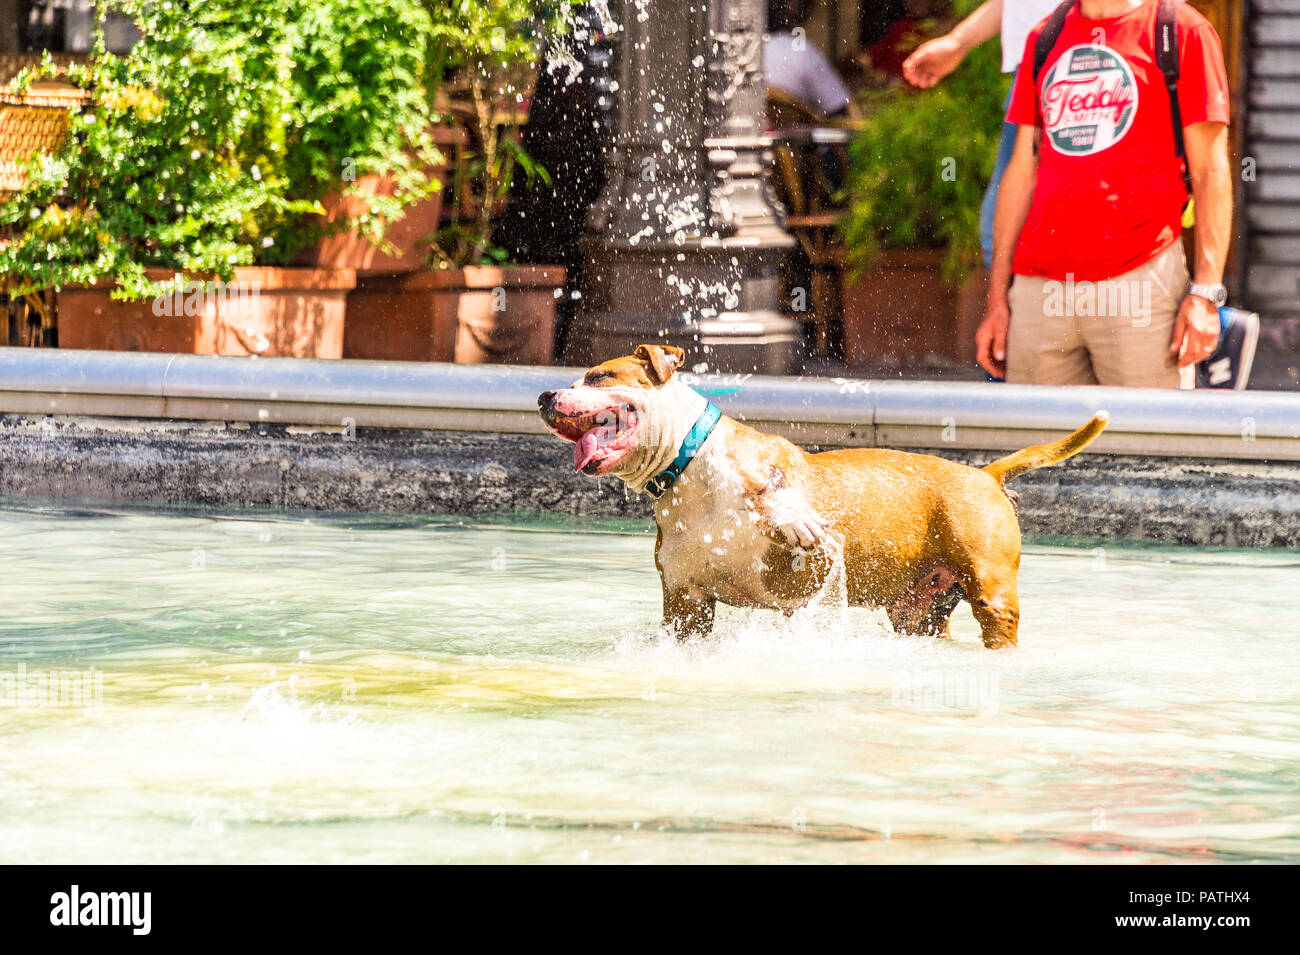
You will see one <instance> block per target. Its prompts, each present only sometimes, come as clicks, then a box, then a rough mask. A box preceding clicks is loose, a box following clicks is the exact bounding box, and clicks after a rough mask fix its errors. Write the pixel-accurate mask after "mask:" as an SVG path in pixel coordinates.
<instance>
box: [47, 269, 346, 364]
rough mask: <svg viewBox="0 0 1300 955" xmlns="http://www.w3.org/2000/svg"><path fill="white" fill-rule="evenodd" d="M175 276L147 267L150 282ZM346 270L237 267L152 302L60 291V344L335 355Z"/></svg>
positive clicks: (103, 291) (88, 290) (89, 290)
mask: <svg viewBox="0 0 1300 955" xmlns="http://www.w3.org/2000/svg"><path fill="white" fill-rule="evenodd" d="M173 274H174V273H173V272H170V271H167V270H165V269H151V270H150V271H149V272H148V276H149V278H151V279H155V280H163V279H167V278H170V277H171V276H172V275H173ZM355 283H356V275H355V274H354V273H353V272H350V271H346V270H325V269H275V268H239V269H235V275H234V279H233V281H232V282H230V283H229V284H226V285H222V284H219V283H212V282H207V281H204V280H201V279H195V280H193V281H190V282H189V283H187V285H186V287H185V289H184V290H182V291H180V292H178V293H176V294H175V295H169V296H165V297H161V298H158V299H145V300H143V301H137V302H117V301H113V299H112V298H110V294H109V293H110V292H111V288H110V287H108V286H102V287H99V286H80V287H65V288H64V289H63V290H61V291H60V292H59V293H58V299H57V309H58V331H59V347H60V348H94V349H105V350H109V351H153V352H180V353H182V354H192V355H264V356H280V357H292V358H340V357H342V355H343V317H344V314H345V309H346V303H347V294H348V291H349V290H350V289H351V288H352V287H353V285H355Z"/></svg>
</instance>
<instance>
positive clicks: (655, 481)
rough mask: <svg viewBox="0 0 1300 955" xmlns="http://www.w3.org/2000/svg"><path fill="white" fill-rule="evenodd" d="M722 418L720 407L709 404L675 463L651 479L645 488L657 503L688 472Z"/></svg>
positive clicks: (687, 437)
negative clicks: (687, 466) (689, 465)
mask: <svg viewBox="0 0 1300 955" xmlns="http://www.w3.org/2000/svg"><path fill="white" fill-rule="evenodd" d="M721 417H722V412H721V411H719V410H718V406H717V405H715V404H714V403H713V402H709V403H708V404H707V405H706V406H705V408H704V413H703V414H702V415H700V416H699V418H697V419H696V421H695V424H694V425H693V426H692V427H691V431H690V433H689V434H688V435H686V440H684V441H683V442H682V446H681V447H680V448H678V449H677V457H676V458H674V459H673V463H672V464H670V465H668V467H666V468H664V469H663V470H662V471H660V472H659V473H658V474H656V475H655V476H654V477H653V478H651V479H650V483H649V484H647V485H646V486H645V491H646V493H647V494H649V495H650V496H651V497H652V498H654V499H655V500H656V501H657V500H659V498H661V497H663V496H664V493H665V492H666V491H667V490H668V489H669V488H670V487H672V486H673V485H674V484H675V483H676V482H677V479H678V478H679V477H681V475H682V472H683V471H685V470H686V465H688V464H690V463H691V461H692V460H694V458H695V455H696V454H697V453H699V450H700V447H701V446H702V445H703V444H704V441H705V439H706V438H708V436H709V435H710V434H712V433H713V429H714V427H716V426H717V424H718V421H719V419H721Z"/></svg>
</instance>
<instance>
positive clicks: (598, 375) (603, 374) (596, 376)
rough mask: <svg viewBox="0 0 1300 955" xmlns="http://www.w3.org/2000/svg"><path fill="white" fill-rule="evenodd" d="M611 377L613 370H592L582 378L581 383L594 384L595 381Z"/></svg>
mask: <svg viewBox="0 0 1300 955" xmlns="http://www.w3.org/2000/svg"><path fill="white" fill-rule="evenodd" d="M613 377H614V374H613V372H608V371H598V372H593V373H592V374H590V375H588V376H587V377H586V378H584V379H583V384H586V385H594V384H596V383H597V382H601V381H605V380H606V379H609V378H613Z"/></svg>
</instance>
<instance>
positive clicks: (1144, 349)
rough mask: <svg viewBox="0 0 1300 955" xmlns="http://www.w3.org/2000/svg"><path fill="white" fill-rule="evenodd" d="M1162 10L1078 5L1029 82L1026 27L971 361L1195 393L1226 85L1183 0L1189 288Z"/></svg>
mask: <svg viewBox="0 0 1300 955" xmlns="http://www.w3.org/2000/svg"><path fill="white" fill-rule="evenodd" d="M1157 4H1158V0H1145V2H1144V0H1079V2H1078V3H1077V4H1076V5H1075V6H1074V7H1073V8H1072V9H1071V10H1070V12H1069V13H1068V15H1067V16H1066V18H1065V22H1064V25H1063V27H1062V29H1061V33H1060V36H1059V37H1058V39H1057V41H1056V43H1055V45H1054V46H1053V48H1052V50H1051V52H1050V53H1049V54H1048V56H1047V59H1046V61H1045V62H1044V63H1043V66H1042V69H1041V72H1040V73H1039V75H1038V82H1037V84H1035V82H1034V75H1033V66H1034V45H1035V43H1036V41H1037V39H1038V35H1039V34H1040V33H1041V32H1042V30H1043V27H1044V24H1045V23H1046V21H1044V22H1043V23H1040V24H1039V25H1038V26H1037V27H1036V28H1035V29H1034V30H1033V31H1031V32H1030V34H1029V39H1028V41H1027V43H1026V45H1025V53H1024V56H1023V57H1022V59H1021V61H1020V69H1019V72H1018V75H1017V76H1016V84H1015V92H1014V93H1013V95H1012V99H1011V105H1010V108H1009V109H1008V111H1007V122H1010V123H1015V124H1017V126H1018V127H1019V128H1018V131H1017V137H1016V145H1015V151H1014V154H1013V155H1012V158H1011V163H1010V165H1009V166H1008V167H1007V171H1006V174H1005V176H1004V177H1003V180H1002V186H1001V191H1000V192H999V195H998V205H997V214H996V217H995V219H994V225H993V262H992V266H991V268H990V271H989V293H988V307H987V310H986V313H985V316H984V321H983V322H982V323H981V325H980V327H979V330H978V332H977V333H976V338H975V340H976V349H977V357H978V359H979V362H980V364H981V365H983V366H984V367H985V368H986V369H987V370H988V371H990V372H992V373H993V374H996V375H998V376H1000V377H1005V378H1006V379H1007V380H1008V381H1010V382H1016V383H1026V384H1056V385H1071V384H1103V385H1130V386H1139V387H1163V388H1178V387H1184V388H1190V387H1192V385H1193V383H1194V375H1195V369H1194V365H1195V363H1196V362H1198V361H1201V360H1202V359H1204V358H1206V357H1208V356H1209V355H1210V354H1211V352H1213V351H1214V347H1215V343H1216V340H1217V338H1218V334H1219V327H1220V326H1219V317H1218V311H1217V307H1216V306H1217V305H1218V304H1221V302H1220V301H1216V300H1219V299H1221V298H1223V297H1224V294H1225V293H1224V292H1223V288H1222V281H1223V266H1224V260H1225V258H1226V256H1227V251H1228V241H1229V233H1230V223H1231V218H1232V181H1231V173H1230V171H1229V167H1228V150H1227V143H1228V133H1227V124H1228V82H1227V76H1226V71H1225V70H1224V66H1223V53H1222V50H1221V49H1220V46H1219V38H1218V36H1217V35H1216V34H1215V32H1214V28H1213V27H1211V26H1210V24H1209V22H1208V21H1206V19H1205V18H1204V17H1203V16H1201V15H1200V14H1199V13H1197V12H1196V11H1195V10H1193V9H1192V8H1191V7H1190V6H1188V5H1187V4H1185V3H1184V4H1182V5H1181V7H1180V9H1179V12H1178V18H1177V32H1178V49H1179V61H1180V73H1179V82H1178V102H1179V107H1180V110H1181V114H1182V122H1183V130H1184V139H1185V143H1186V145H1185V151H1186V155H1187V167H1188V170H1189V172H1190V174H1191V181H1192V193H1193V196H1194V198H1195V215H1196V261H1195V263H1194V269H1193V276H1192V277H1193V283H1192V285H1190V286H1189V285H1188V283H1187V278H1188V273H1187V263H1186V261H1185V257H1184V254H1183V246H1182V242H1181V241H1180V235H1181V218H1182V212H1183V207H1184V205H1185V203H1186V199H1187V195H1186V191H1185V188H1184V186H1183V179H1182V163H1181V160H1179V158H1178V156H1177V153H1176V151H1175V147H1174V134H1173V125H1172V119H1171V115H1170V104H1169V96H1168V93H1167V92H1166V89H1165V84H1164V77H1163V75H1162V74H1161V72H1160V69H1159V66H1158V65H1157V63H1156V58H1155V19H1156V9H1157Z"/></svg>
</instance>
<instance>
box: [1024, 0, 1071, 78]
mask: <svg viewBox="0 0 1300 955" xmlns="http://www.w3.org/2000/svg"><path fill="white" fill-rule="evenodd" d="M1073 6H1074V0H1065V2H1064V3H1062V4H1061V5H1060V6H1059V7H1057V8H1056V9H1055V10H1053V11H1052V13H1051V15H1050V16H1048V18H1047V22H1046V23H1044V24H1043V32H1042V33H1040V34H1038V39H1037V40H1035V41H1034V89H1038V74H1039V73H1041V72H1043V67H1044V66H1045V65H1046V63H1047V58H1048V57H1049V56H1051V53H1052V47H1054V46H1056V41H1057V40H1058V39H1060V36H1061V30H1062V29H1064V27H1065V17H1066V15H1067V14H1068V13H1069V12H1070V8H1071V7H1073Z"/></svg>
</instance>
